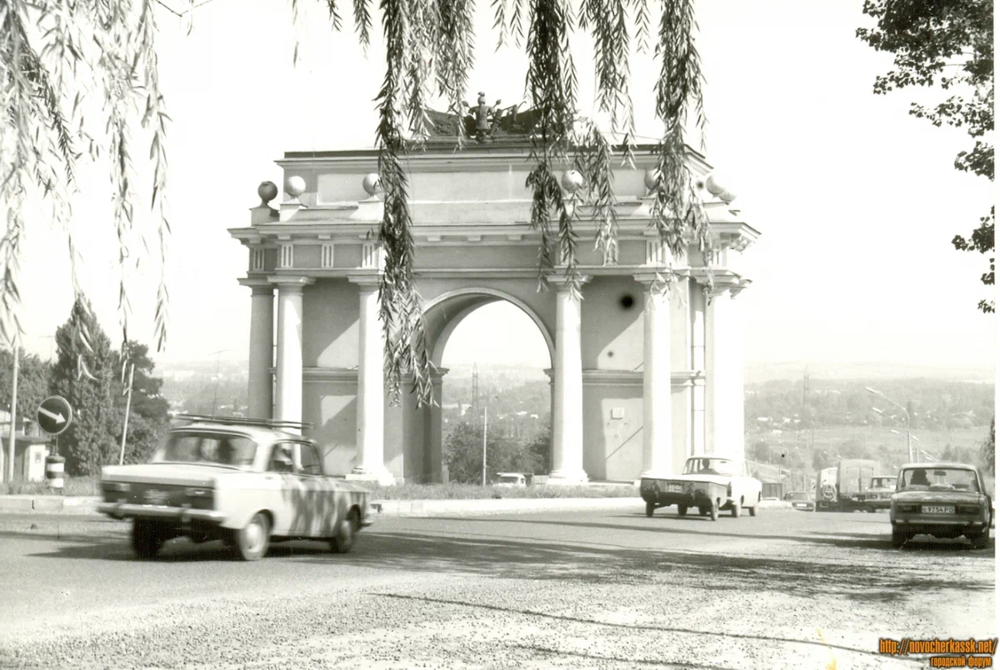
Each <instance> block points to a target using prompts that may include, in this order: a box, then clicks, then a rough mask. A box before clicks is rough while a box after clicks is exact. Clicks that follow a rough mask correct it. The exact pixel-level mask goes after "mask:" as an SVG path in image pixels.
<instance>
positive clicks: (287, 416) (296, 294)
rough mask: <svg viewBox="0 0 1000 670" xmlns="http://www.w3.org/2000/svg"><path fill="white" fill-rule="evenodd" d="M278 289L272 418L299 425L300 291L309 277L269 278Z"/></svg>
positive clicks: (300, 398)
mask: <svg viewBox="0 0 1000 670" xmlns="http://www.w3.org/2000/svg"><path fill="white" fill-rule="evenodd" d="M270 281H271V283H273V284H276V285H277V286H278V361H277V385H276V386H277V396H278V397H277V401H276V403H275V412H274V413H275V417H274V418H276V419H279V420H281V421H302V289H303V288H304V287H306V286H308V285H309V284H312V283H313V282H314V281H315V280H314V279H311V278H309V277H285V276H279V277H271V278H270Z"/></svg>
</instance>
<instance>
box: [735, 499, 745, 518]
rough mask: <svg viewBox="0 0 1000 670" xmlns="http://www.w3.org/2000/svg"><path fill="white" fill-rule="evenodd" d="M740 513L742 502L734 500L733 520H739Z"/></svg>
mask: <svg viewBox="0 0 1000 670" xmlns="http://www.w3.org/2000/svg"><path fill="white" fill-rule="evenodd" d="M742 512H743V501H742V500H734V501H733V518H734V519H739V518H740V514H741V513H742Z"/></svg>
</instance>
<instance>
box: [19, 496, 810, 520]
mask: <svg viewBox="0 0 1000 670" xmlns="http://www.w3.org/2000/svg"><path fill="white" fill-rule="evenodd" d="M100 501H101V499H100V498H99V497H97V496H71V497H62V496H30V495H20V496H0V514H2V513H5V512H6V513H24V512H39V513H49V514H81V515H85V514H98V512H97V504H98V503H99V502H100ZM372 505H373V506H374V511H375V518H389V517H426V516H446V515H490V514H518V513H529V512H569V511H574V510H588V509H595V510H596V509H628V508H635V509H637V510H639V509H644V508H645V503H643V501H642V498H640V497H639V496H638V495H636V496H635V497H634V498H633V497H628V498H501V499H496V498H474V499H447V500H373V501H372ZM760 506H761V508H762V509H786V508H790V507H791V505H790V504H789V503H787V502H784V501H780V500H765V501H762V502H761V503H760Z"/></svg>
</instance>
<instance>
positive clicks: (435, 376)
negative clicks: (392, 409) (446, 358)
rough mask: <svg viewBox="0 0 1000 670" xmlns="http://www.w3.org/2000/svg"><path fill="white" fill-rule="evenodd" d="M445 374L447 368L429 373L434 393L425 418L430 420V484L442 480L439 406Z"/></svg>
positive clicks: (441, 431) (441, 434) (442, 456)
mask: <svg viewBox="0 0 1000 670" xmlns="http://www.w3.org/2000/svg"><path fill="white" fill-rule="evenodd" d="M446 374H448V370H447V368H437V369H436V370H434V371H433V372H431V386H432V388H433V391H434V395H433V397H434V403H435V404H434V405H432V406H430V407H428V408H427V416H428V417H429V419H430V426H429V428H430V431H429V438H430V439H429V440H428V447H429V452H428V456H429V458H428V462H427V465H428V467H427V475H428V479H429V480H430V481H432V482H441V481H443V480H444V476H443V475H444V444H443V442H444V430H443V428H442V422H441V404H442V398H443V397H444V396H443V390H444V376H445V375H446Z"/></svg>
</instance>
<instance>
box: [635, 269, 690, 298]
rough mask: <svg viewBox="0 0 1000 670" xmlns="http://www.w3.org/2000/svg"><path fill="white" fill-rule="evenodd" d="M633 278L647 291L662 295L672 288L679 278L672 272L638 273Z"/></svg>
mask: <svg viewBox="0 0 1000 670" xmlns="http://www.w3.org/2000/svg"><path fill="white" fill-rule="evenodd" d="M632 278H633V279H635V280H636V281H637V282H639V283H640V284H642V285H643V286H644V287H645V288H646V290H647V291H650V292H657V293H662V292H664V291H666V290H667V289H668V288H670V287H671V286H672V285H673V284H674V282H676V281H677V280H678V279H679V277H678V276H677V274H676V273H674V272H672V271H671V270H663V271H661V272H638V273H636V274H634V275H632Z"/></svg>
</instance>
